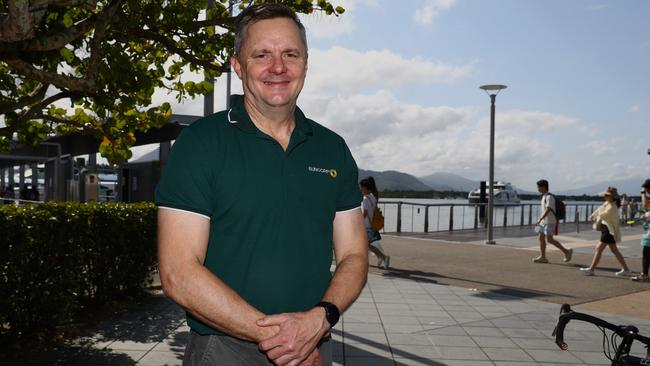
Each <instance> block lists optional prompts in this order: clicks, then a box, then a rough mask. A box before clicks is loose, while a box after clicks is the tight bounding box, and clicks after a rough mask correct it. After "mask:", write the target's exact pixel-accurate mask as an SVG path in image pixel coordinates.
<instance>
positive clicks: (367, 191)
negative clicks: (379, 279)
mask: <svg viewBox="0 0 650 366" xmlns="http://www.w3.org/2000/svg"><path fill="white" fill-rule="evenodd" d="M359 187H360V188H361V193H362V194H363V202H362V203H361V211H362V213H363V222H364V224H365V226H366V236H367V237H368V249H370V251H371V252H372V253H373V254H374V255H375V256H376V257H377V267H383V268H384V269H388V266H389V265H390V256H389V255H386V253H385V252H384V248H383V246H382V245H381V234H379V231H377V230H375V229H373V227H372V222H373V219H374V217H375V213H376V210H377V204H378V203H379V191H378V190H377V185H376V184H375V179H374V178H373V177H367V178H364V179H362V180H361V181H360V182H359Z"/></svg>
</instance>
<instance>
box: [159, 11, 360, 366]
mask: <svg viewBox="0 0 650 366" xmlns="http://www.w3.org/2000/svg"><path fill="white" fill-rule="evenodd" d="M234 27H235V36H234V37H235V47H234V55H233V57H232V58H231V68H232V70H233V71H234V72H235V73H236V74H237V76H238V77H239V78H240V79H241V81H242V87H243V90H244V95H243V96H240V95H237V96H233V98H232V99H231V108H230V109H228V110H225V111H221V112H219V113H216V114H213V115H211V116H207V117H205V118H203V119H201V120H198V121H196V122H194V123H193V124H192V125H191V126H189V127H186V128H185V129H184V130H183V132H182V133H181V135H180V136H179V137H178V139H177V140H176V143H175V144H174V146H173V147H172V150H171V153H170V156H169V160H168V162H167V164H166V166H165V171H164V173H163V176H162V177H161V180H160V182H159V184H158V186H157V188H156V203H157V205H158V207H159V209H158V258H159V270H160V278H161V282H162V288H163V291H164V293H165V294H166V295H167V296H169V297H170V298H171V299H172V300H174V301H175V302H177V303H178V304H179V305H181V306H182V307H183V308H184V309H185V310H186V311H187V323H188V325H189V327H190V328H191V331H190V337H189V342H188V345H187V347H186V349H185V355H184V358H183V365H184V366H195V365H197V366H198V365H248V366H258V365H260V366H262V365H264V366H266V365H303V364H305V365H314V364H318V365H331V364H332V341H331V336H330V334H331V329H332V327H333V326H334V325H335V324H336V323H337V322H338V320H339V317H340V314H342V313H343V312H344V311H345V310H346V309H348V308H349V307H350V305H352V303H353V302H354V301H355V299H356V298H357V297H358V296H359V294H360V293H361V290H362V289H363V287H364V284H365V282H366V279H367V275H368V244H367V241H366V234H365V228H364V225H363V216H362V215H361V201H362V196H361V192H360V190H359V186H358V174H359V173H358V172H359V170H358V167H357V165H356V163H355V161H354V159H353V157H352V154H351V153H350V150H349V149H348V147H347V145H346V143H345V141H344V140H343V139H342V138H341V137H340V136H339V135H337V134H336V133H334V132H332V131H330V130H329V129H327V128H325V127H323V126H322V125H320V124H318V123H316V122H314V121H313V120H311V119H308V118H307V117H306V116H305V115H304V114H303V112H302V111H301V110H300V109H299V108H298V107H297V99H298V95H299V94H300V91H301V90H302V87H303V84H304V82H305V76H306V72H307V59H308V56H307V41H306V39H307V38H306V34H305V28H304V26H303V25H302V23H301V22H300V20H299V18H298V17H297V16H296V14H295V13H294V12H293V11H292V10H291V9H290V8H289V7H288V6H286V5H281V4H275V3H265V4H260V5H252V6H249V7H247V8H245V9H244V10H243V11H242V12H241V13H239V15H238V16H237V18H236V19H235V21H234ZM335 74H336V70H332V75H333V76H335ZM333 259H334V260H335V264H336V266H335V269H334V273H333V274H332V272H331V270H330V268H331V265H332V260H333Z"/></svg>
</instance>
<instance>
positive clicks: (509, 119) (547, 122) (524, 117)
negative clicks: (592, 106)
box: [486, 110, 578, 134]
mask: <svg viewBox="0 0 650 366" xmlns="http://www.w3.org/2000/svg"><path fill="white" fill-rule="evenodd" d="M486 121H489V120H488V117H486ZM495 121H496V124H498V126H499V128H506V129H513V130H525V132H526V133H528V134H530V133H534V132H539V131H553V130H558V129H563V128H567V127H573V126H577V125H578V121H577V120H576V119H575V118H571V117H567V116H563V115H559V114H552V113H548V112H529V111H521V110H510V111H505V112H498V113H497V115H496V117H495Z"/></svg>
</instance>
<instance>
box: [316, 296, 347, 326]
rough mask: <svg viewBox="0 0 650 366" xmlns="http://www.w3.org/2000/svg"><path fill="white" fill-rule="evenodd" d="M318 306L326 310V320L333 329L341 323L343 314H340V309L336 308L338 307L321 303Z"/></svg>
mask: <svg viewBox="0 0 650 366" xmlns="http://www.w3.org/2000/svg"><path fill="white" fill-rule="evenodd" d="M316 306H320V307H322V308H323V309H325V319H327V322H328V323H330V327H332V328H333V327H334V325H336V323H338V322H339V318H340V317H341V313H340V312H339V308H338V307H336V305H334V304H332V303H331V302H327V301H321V302H319V303H318V304H316Z"/></svg>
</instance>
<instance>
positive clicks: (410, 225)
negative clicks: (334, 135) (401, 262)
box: [379, 198, 602, 232]
mask: <svg viewBox="0 0 650 366" xmlns="http://www.w3.org/2000/svg"><path fill="white" fill-rule="evenodd" d="M398 201H401V202H402V209H401V218H402V226H401V231H403V232H424V231H425V210H427V209H428V211H429V218H428V228H427V230H428V231H447V230H449V229H450V227H453V230H460V229H472V228H474V226H475V221H476V225H477V226H478V227H481V222H480V220H479V213H478V207H475V206H474V205H469V203H468V201H467V199H424V198H403V199H398V198H386V199H381V200H380V201H379V207H380V208H381V209H382V211H383V212H384V217H385V228H384V231H387V232H395V231H397V216H398V215H397V213H398V204H397V202H398ZM601 203H602V202H572V201H565V204H566V210H567V214H566V216H567V219H566V220H565V221H566V222H574V221H575V215H576V211H577V212H578V215H579V220H580V221H584V220H585V218H586V217H587V215H588V214H591V212H592V211H593V210H594V209H595V208H597V207H598V206H599V205H600V204H601ZM425 205H429V206H428V207H426V206H425ZM486 211H487V209H486ZM539 215H540V205H539V200H535V201H522V202H521V205H517V206H495V207H494V226H495V227H498V226H504V223H506V224H507V226H515V225H522V224H523V225H528V224H530V223H534V222H535V221H536V220H537V218H538V217H539Z"/></svg>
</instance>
